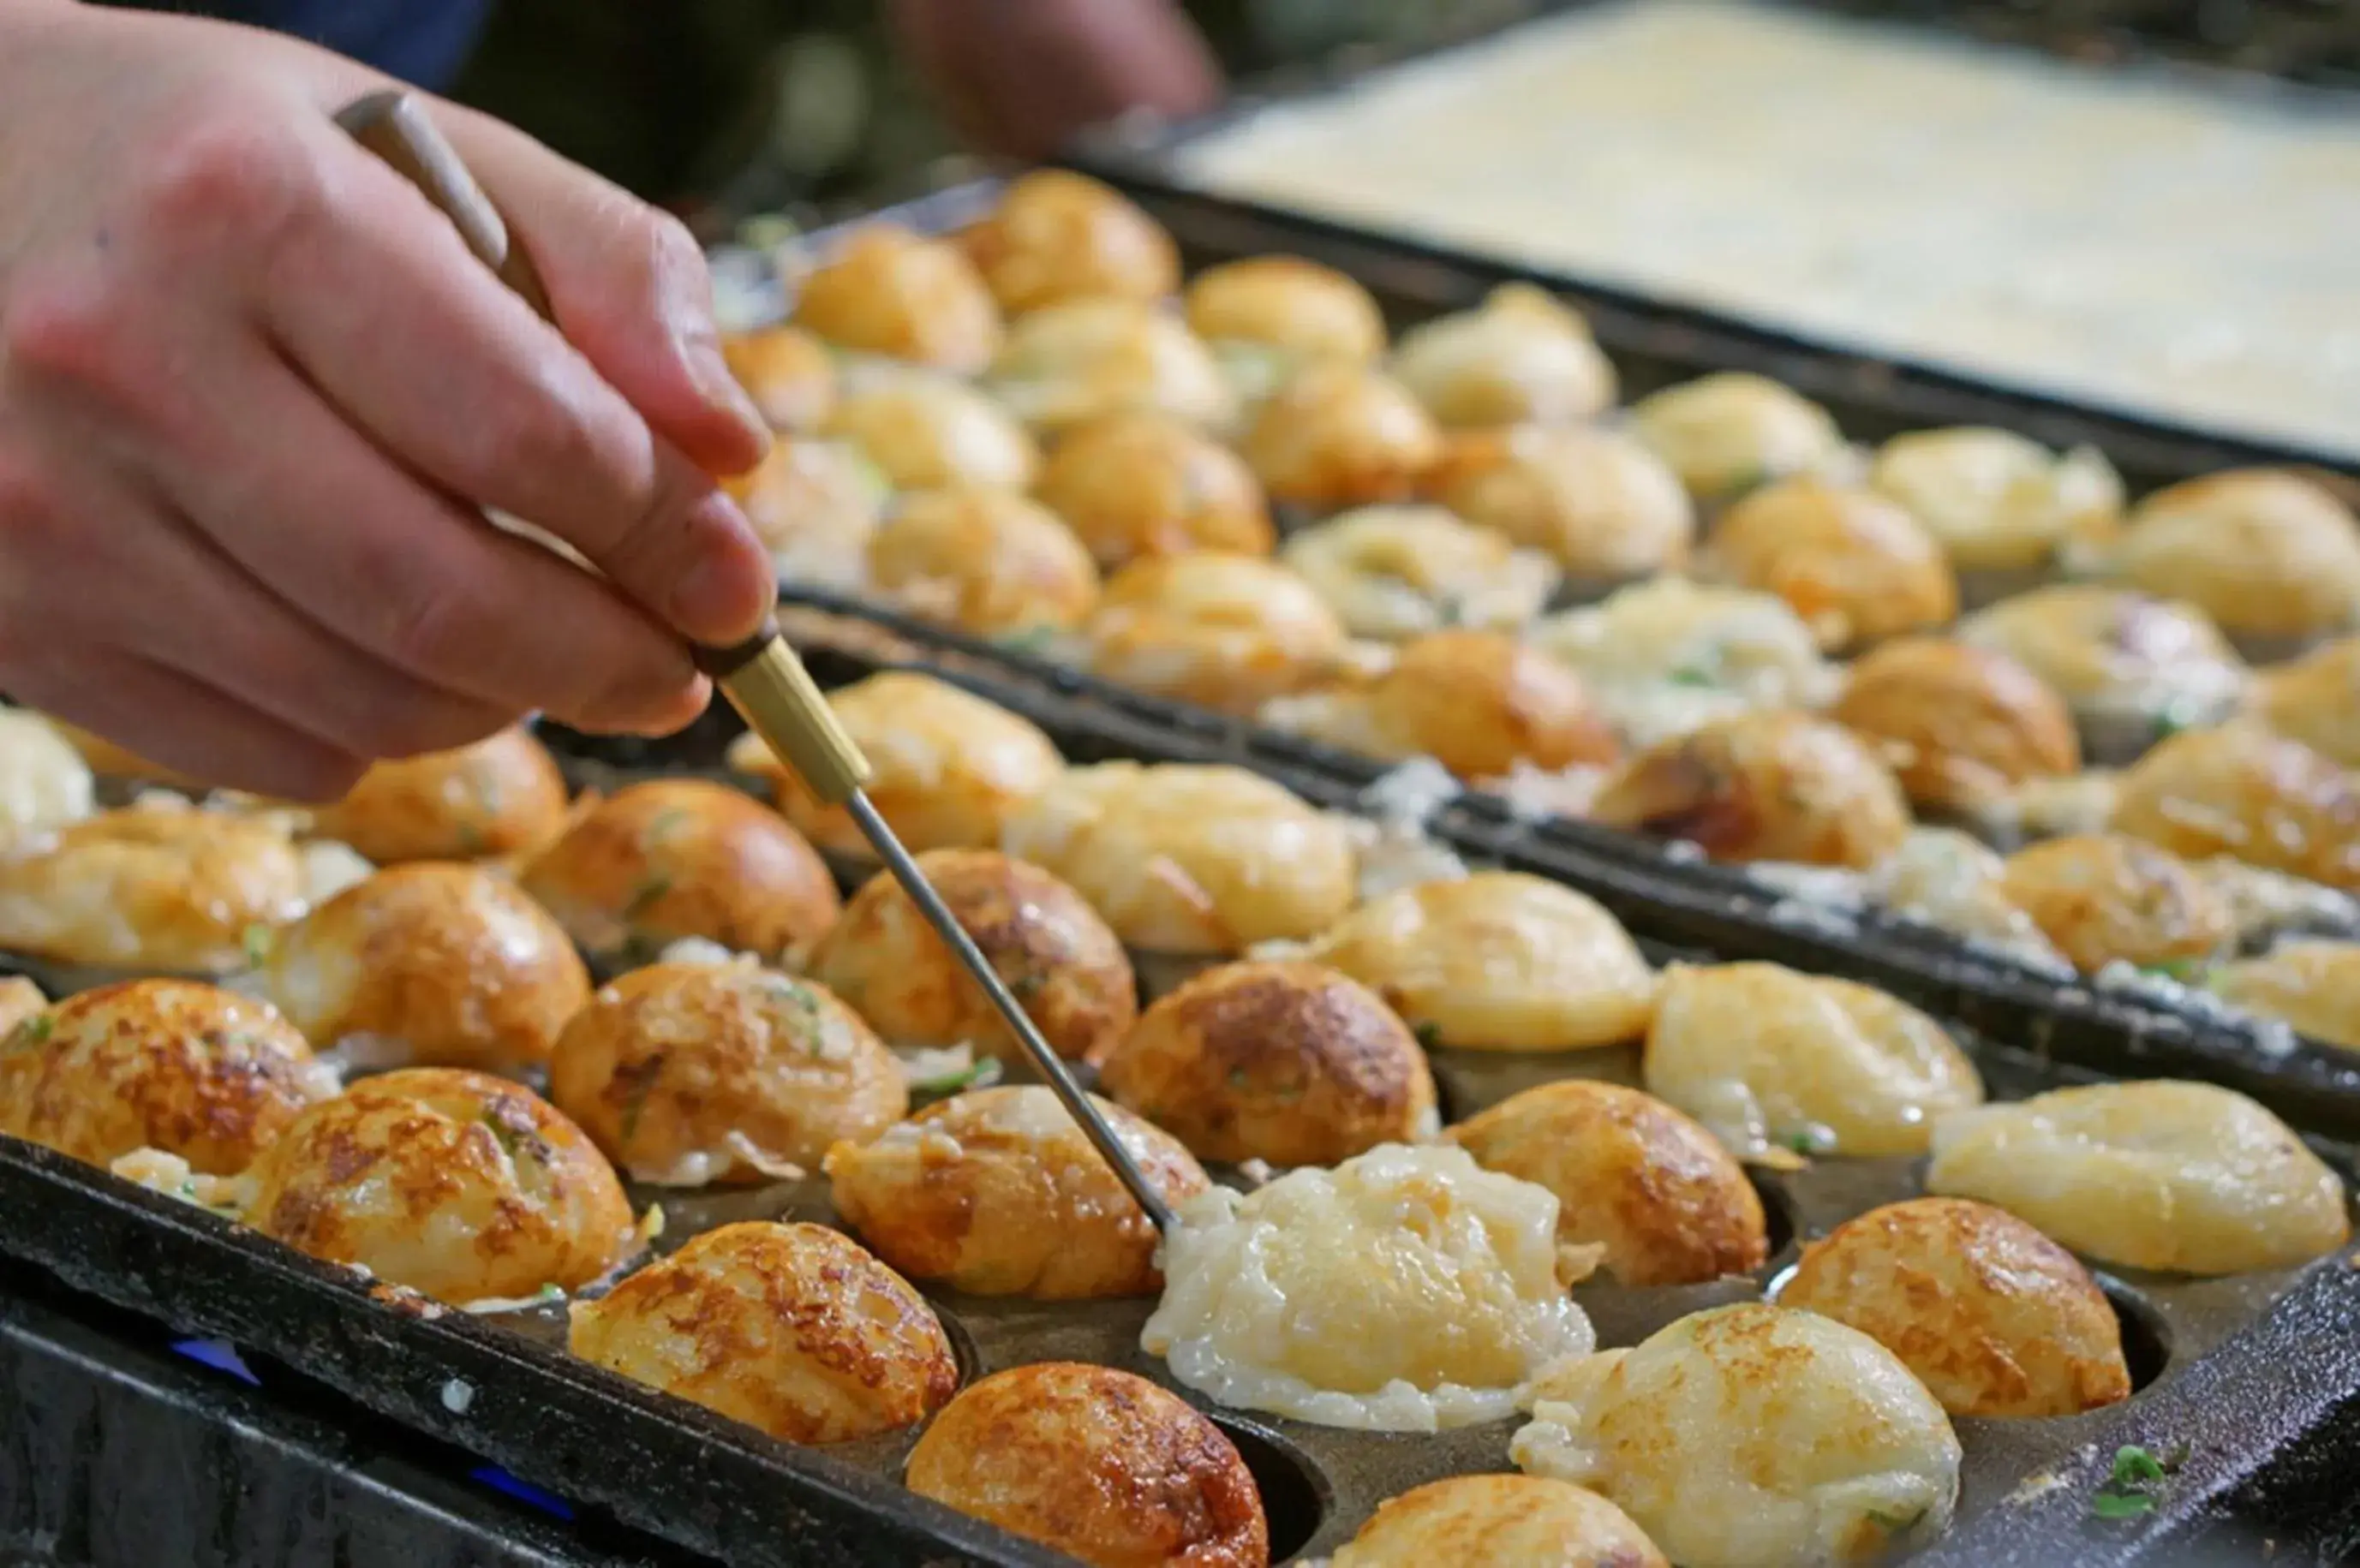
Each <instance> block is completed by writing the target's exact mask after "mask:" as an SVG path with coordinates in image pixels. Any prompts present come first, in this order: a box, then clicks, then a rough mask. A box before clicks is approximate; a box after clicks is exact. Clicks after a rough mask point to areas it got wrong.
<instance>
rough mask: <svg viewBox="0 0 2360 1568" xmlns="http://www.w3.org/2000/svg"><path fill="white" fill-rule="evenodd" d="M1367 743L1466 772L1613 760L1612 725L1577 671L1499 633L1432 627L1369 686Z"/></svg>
mask: <svg viewBox="0 0 2360 1568" xmlns="http://www.w3.org/2000/svg"><path fill="white" fill-rule="evenodd" d="M1365 701H1366V702H1367V714H1368V727H1369V730H1370V732H1371V735H1370V738H1371V742H1372V744H1373V748H1374V749H1375V750H1377V751H1379V752H1381V753H1382V754H1383V755H1385V756H1389V757H1433V758H1434V759H1435V760H1436V761H1437V762H1439V763H1441V764H1442V766H1443V767H1445V768H1448V769H1450V771H1451V772H1453V773H1456V774H1458V775H1459V777H1460V778H1462V779H1492V778H1497V777H1500V776H1502V775H1504V774H1506V773H1509V772H1511V771H1513V769H1514V768H1517V767H1518V766H1519V765H1522V766H1525V767H1529V768H1539V769H1541V770H1543V771H1554V770H1556V769H1558V768H1571V767H1577V766H1581V765H1587V764H1604V763H1610V762H1612V761H1613V760H1614V759H1615V758H1616V757H1619V756H1621V755H1622V746H1621V745H1620V744H1619V743H1618V742H1617V741H1616V740H1615V738H1614V731H1613V730H1612V728H1611V727H1610V726H1609V725H1608V724H1607V723H1606V720H1605V719H1604V718H1603V717H1602V716H1601V714H1600V713H1599V711H1598V706H1597V704H1596V703H1595V702H1591V701H1590V689H1589V688H1588V687H1587V686H1585V685H1584V684H1583V683H1582V680H1581V677H1580V676H1579V675H1577V674H1575V673H1574V672H1573V671H1572V670H1568V669H1567V668H1566V667H1565V666H1564V665H1562V664H1559V663H1558V662H1557V660H1555V659H1551V658H1549V657H1548V655H1546V654H1545V653H1543V652H1541V651H1540V650H1539V649H1537V648H1533V647H1531V646H1530V645H1528V644H1526V643H1524V642H1520V641H1518V640H1517V639H1516V638H1514V637H1510V636H1509V635H1507V634H1506V633H1504V632H1434V633H1431V634H1429V635H1427V636H1426V637H1418V638H1416V639H1415V641H1412V642H1410V643H1409V644H1407V645H1406V646H1405V647H1404V648H1402V650H1401V654H1400V656H1399V657H1398V658H1396V659H1394V660H1393V666H1392V668H1390V669H1389V670H1386V671H1385V672H1384V673H1383V674H1382V675H1381V676H1379V677H1378V678H1377V679H1376V681H1374V682H1373V683H1372V684H1371V686H1370V687H1369V689H1368V691H1367V693H1366V697H1365Z"/></svg>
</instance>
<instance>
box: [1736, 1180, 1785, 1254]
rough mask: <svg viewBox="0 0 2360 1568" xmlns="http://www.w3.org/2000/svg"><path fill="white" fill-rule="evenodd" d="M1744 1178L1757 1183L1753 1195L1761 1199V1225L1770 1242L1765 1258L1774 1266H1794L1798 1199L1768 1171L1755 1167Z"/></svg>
mask: <svg viewBox="0 0 2360 1568" xmlns="http://www.w3.org/2000/svg"><path fill="white" fill-rule="evenodd" d="M1745 1179H1746V1180H1747V1181H1750V1182H1752V1183H1753V1184H1754V1196H1756V1197H1758V1198H1760V1199H1761V1200H1762V1225H1763V1230H1764V1231H1765V1234H1766V1236H1767V1237H1768V1239H1769V1244H1770V1247H1769V1250H1768V1251H1767V1252H1766V1253H1765V1254H1764V1255H1763V1256H1764V1258H1765V1259H1766V1260H1767V1261H1768V1262H1769V1263H1770V1264H1771V1265H1773V1266H1779V1265H1783V1264H1787V1263H1791V1262H1793V1261H1794V1258H1793V1257H1792V1256H1790V1255H1791V1254H1793V1253H1794V1252H1795V1243H1796V1239H1797V1237H1796V1231H1795V1200H1794V1198H1793V1197H1792V1196H1791V1195H1790V1194H1789V1193H1788V1192H1787V1191H1786V1183H1784V1182H1782V1181H1779V1180H1778V1178H1777V1177H1775V1176H1774V1175H1772V1174H1770V1173H1769V1172H1768V1171H1762V1170H1759V1169H1757V1168H1755V1167H1754V1166H1750V1165H1749V1166H1747V1167H1746V1169H1745Z"/></svg>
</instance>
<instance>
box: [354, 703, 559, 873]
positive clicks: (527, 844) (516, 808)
mask: <svg viewBox="0 0 2360 1568" xmlns="http://www.w3.org/2000/svg"><path fill="white" fill-rule="evenodd" d="M565 809H566V799H565V779H564V778H563V776H562V775H561V774H560V773H559V772H558V771H557V763H556V761H555V760H554V759H553V758H552V757H551V756H550V755H549V748H548V747H547V746H543V745H541V742H540V741H538V740H536V739H535V738H534V737H533V735H532V733H531V732H530V731H529V730H526V729H523V728H521V727H512V728H509V729H505V730H502V731H500V732H499V733H498V734H497V735H487V736H486V737H485V738H484V739H482V740H479V741H477V742H475V744H474V745H473V746H461V747H459V748H458V749H457V750H455V751H436V752H429V753H428V754H426V755H425V756H423V757H405V758H403V759H402V760H400V761H398V762H380V763H378V764H377V765H376V766H375V767H373V768H370V769H369V770H368V771H367V772H366V773H364V774H362V775H361V780H360V782H359V783H357V784H355V785H354V786H353V787H352V789H351V791H350V792H349V793H347V794H346V795H345V796H344V799H343V800H338V801H337V802H336V803H335V804H333V805H332V806H327V807H323V808H322V809H321V810H320V811H315V812H314V813H313V814H312V817H311V828H312V831H313V832H314V833H319V834H320V835H321V836H322V837H323V838H332V839H336V840H340V841H341V842H343V843H344V844H350V845H351V846H352V847H353V848H354V850H355V851H356V852H358V853H359V854H360V855H362V856H363V857H364V858H366V859H367V860H370V861H373V862H375V863H376V864H377V865H379V866H391V865H394V864H396V863H398V862H400V861H405V860H478V859H491V858H497V857H498V856H501V855H529V854H530V853H531V852H533V851H535V850H537V849H539V848H541V846H542V845H543V844H548V843H549V842H550V841H551V840H552V839H553V838H555V837H556V836H557V835H558V834H559V833H563V831H564V829H565Z"/></svg>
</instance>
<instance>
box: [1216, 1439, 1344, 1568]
mask: <svg viewBox="0 0 2360 1568" xmlns="http://www.w3.org/2000/svg"><path fill="white" fill-rule="evenodd" d="M1209 1419H1210V1420H1211V1421H1212V1423H1213V1424H1214V1425H1215V1426H1217V1427H1219V1428H1220V1429H1221V1435H1222V1436H1224V1437H1226V1438H1228V1439H1229V1442H1230V1443H1233V1444H1235V1445H1236V1447H1237V1451H1238V1457H1239V1458H1240V1459H1242V1460H1244V1461H1245V1462H1246V1468H1247V1469H1248V1470H1249V1471H1251V1472H1252V1474H1253V1478H1254V1486H1255V1489H1256V1490H1258V1491H1260V1492H1261V1493H1262V1517H1263V1518H1264V1519H1267V1520H1268V1521H1269V1524H1270V1560H1271V1561H1272V1562H1273V1563H1284V1562H1285V1561H1287V1559H1289V1558H1291V1557H1293V1556H1294V1555H1295V1553H1297V1552H1301V1551H1302V1550H1303V1549H1304V1548H1305V1547H1306V1546H1307V1545H1309V1544H1310V1542H1311V1538H1312V1537H1313V1536H1315V1535H1317V1534H1318V1533H1319V1526H1320V1522H1321V1521H1322V1520H1324V1519H1326V1518H1327V1510H1328V1508H1329V1507H1330V1506H1332V1505H1333V1504H1334V1502H1335V1500H1336V1489H1335V1487H1334V1486H1332V1485H1331V1484H1330V1483H1329V1482H1328V1480H1327V1476H1326V1475H1323V1474H1321V1473H1320V1469H1319V1466H1318V1465H1315V1464H1313V1463H1312V1462H1311V1460H1310V1458H1309V1457H1308V1456H1307V1455H1306V1454H1304V1453H1303V1452H1302V1451H1301V1450H1300V1449H1298V1448H1296V1447H1295V1445H1294V1444H1293V1443H1289V1442H1287V1441H1286V1440H1285V1439H1284V1438H1283V1437H1280V1436H1279V1435H1278V1434H1277V1433H1276V1432H1272V1431H1270V1430H1269V1429H1268V1428H1266V1427H1262V1426H1257V1425H1255V1424H1254V1423H1252V1422H1251V1421H1240V1420H1238V1419H1237V1418H1236V1417H1235V1416H1229V1415H1214V1416H1210V1418H1209Z"/></svg>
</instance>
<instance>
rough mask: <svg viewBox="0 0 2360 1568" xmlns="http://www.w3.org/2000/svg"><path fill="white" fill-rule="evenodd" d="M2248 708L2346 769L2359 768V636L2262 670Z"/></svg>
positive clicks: (2279, 732)
mask: <svg viewBox="0 0 2360 1568" xmlns="http://www.w3.org/2000/svg"><path fill="white" fill-rule="evenodd" d="M2246 712H2247V713H2250V714H2251V715H2252V716H2253V717H2255V718H2256V719H2258V720H2260V721H2261V722H2262V723H2263V724H2266V725H2267V726H2268V727H2269V728H2271V729H2273V730H2275V731H2277V732H2278V734H2279V735H2285V736H2286V737H2287V738H2288V739H2289V740H2299V741H2300V742H2302V744H2303V745H2305V746H2309V747H2311V749H2312V750H2313V751H2316V752H2318V753H2320V754H2321V755H2322V756H2323V757H2328V758H2330V759H2331V760H2333V762H2334V763H2335V764H2336V765H2337V766H2339V767H2342V768H2360V637H2344V638H2342V639H2340V640H2338V641H2335V642H2332V643H2329V644H2327V645H2326V646H2325V647H2323V648H2319V649H2318V650H2317V651H2315V652H2312V653H2310V654H2307V655H2305V656H2304V657H2302V658H2300V659H2295V660H2293V661H2292V662H2291V663H2288V664H2281V665H2278V666H2277V667H2276V668H2274V669H2270V670H2263V671H2262V672H2261V673H2260V674H2259V675H2257V676H2256V678H2255V681H2254V687H2253V691H2252V695H2251V701H2250V702H2248V704H2247V707H2246Z"/></svg>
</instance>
